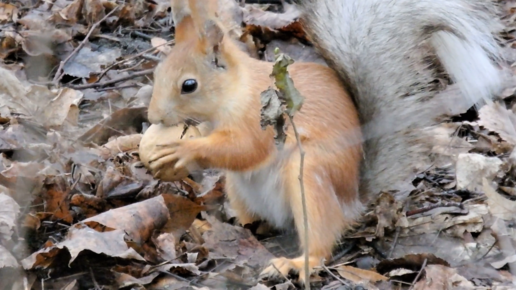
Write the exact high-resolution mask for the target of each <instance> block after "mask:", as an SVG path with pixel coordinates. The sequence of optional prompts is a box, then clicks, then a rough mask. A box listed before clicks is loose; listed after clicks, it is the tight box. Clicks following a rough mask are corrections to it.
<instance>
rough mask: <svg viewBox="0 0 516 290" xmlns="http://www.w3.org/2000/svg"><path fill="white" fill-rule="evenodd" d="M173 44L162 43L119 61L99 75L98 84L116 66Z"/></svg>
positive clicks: (170, 42) (169, 42) (168, 42)
mask: <svg viewBox="0 0 516 290" xmlns="http://www.w3.org/2000/svg"><path fill="white" fill-rule="evenodd" d="M172 43H174V40H170V41H167V42H165V43H162V44H160V45H157V46H153V47H150V48H148V49H146V50H143V51H141V52H139V53H137V54H135V55H133V56H130V57H128V58H125V59H122V60H120V61H117V62H115V63H113V64H112V65H110V66H108V67H107V68H106V69H104V70H103V71H102V72H101V73H100V75H99V78H98V80H97V82H98V81H100V80H101V79H102V78H103V77H104V76H105V75H106V73H107V72H108V71H110V70H111V69H112V68H114V67H115V66H117V65H120V64H122V63H124V62H126V61H129V60H132V59H135V58H137V57H140V56H142V55H144V54H146V53H149V52H153V51H154V50H156V49H158V48H159V47H161V46H164V45H168V44H172Z"/></svg>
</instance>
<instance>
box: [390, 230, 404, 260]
mask: <svg viewBox="0 0 516 290" xmlns="http://www.w3.org/2000/svg"><path fill="white" fill-rule="evenodd" d="M400 232H401V227H396V235H395V236H394V242H393V243H392V247H391V250H390V251H389V254H388V255H387V259H390V258H391V257H392V253H393V252H394V249H395V248H396V245H397V244H398V238H399V237H400Z"/></svg>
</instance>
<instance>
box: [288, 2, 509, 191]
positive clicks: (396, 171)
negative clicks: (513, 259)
mask: <svg viewBox="0 0 516 290" xmlns="http://www.w3.org/2000/svg"><path fill="white" fill-rule="evenodd" d="M297 3H298V5H299V6H300V7H301V8H302V9H303V12H304V19H303V20H304V22H305V27H306V29H307V31H308V33H309V35H310V36H311V37H312V39H313V40H314V43H315V44H316V45H317V46H318V48H319V50H320V51H321V53H322V54H323V56H324V57H325V58H326V60H327V61H328V63H329V64H330V65H331V66H332V67H333V68H334V69H335V70H337V71H338V72H339V75H340V76H341V78H342V79H343V81H344V83H345V84H346V85H347V87H348V89H349V90H350V91H351V93H352V94H353V97H354V98H355V101H356V104H357V106H358V109H359V112H360V115H361V119H362V123H363V124H364V127H363V131H364V136H365V137H366V142H365V144H364V147H365V148H364V149H365V162H364V164H363V172H362V178H363V180H362V186H363V187H362V191H363V192H365V193H377V192H378V191H380V190H390V189H403V185H409V184H410V183H409V182H408V180H409V179H410V178H412V177H413V176H414V174H415V173H417V171H419V170H421V169H423V168H422V167H423V166H426V165H424V164H426V163H427V162H426V161H428V159H429V152H430V148H431V147H432V138H429V136H425V135H424V134H423V133H422V132H421V131H420V130H414V129H415V128H422V127H426V126H431V125H434V124H436V122H437V121H436V120H437V118H438V117H441V116H442V115H445V114H450V113H461V112H464V111H466V110H467V109H468V108H469V107H471V106H472V105H474V104H479V103H483V102H485V101H489V100H491V99H492V97H493V96H494V95H495V94H496V93H498V92H499V91H500V90H501V89H502V74H501V70H500V69H499V68H498V63H500V62H501V60H502V57H501V52H500V48H499V45H498V44H497V41H496V39H495V37H494V34H493V33H495V32H497V31H499V30H501V29H502V26H501V24H500V23H499V22H498V20H499V18H498V16H497V15H496V5H495V3H494V2H493V1H490V0H390V1H385V0H344V1H343V0H298V2H297ZM448 78H449V79H451V80H452V81H453V83H454V84H453V85H451V86H443V85H442V84H443V80H444V82H446V80H447V79H448ZM445 88H446V90H445Z"/></svg>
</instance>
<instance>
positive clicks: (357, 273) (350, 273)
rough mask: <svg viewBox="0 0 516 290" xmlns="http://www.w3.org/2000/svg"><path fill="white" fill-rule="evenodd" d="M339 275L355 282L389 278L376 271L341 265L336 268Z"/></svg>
mask: <svg viewBox="0 0 516 290" xmlns="http://www.w3.org/2000/svg"><path fill="white" fill-rule="evenodd" d="M336 270H337V272H339V275H340V276H341V277H342V278H344V279H347V280H350V281H352V282H354V283H364V282H373V283H374V282H378V281H387V280H388V278H387V277H385V276H383V275H380V274H378V273H376V272H374V271H370V270H364V269H359V268H355V267H350V266H345V265H341V266H339V267H337V268H336Z"/></svg>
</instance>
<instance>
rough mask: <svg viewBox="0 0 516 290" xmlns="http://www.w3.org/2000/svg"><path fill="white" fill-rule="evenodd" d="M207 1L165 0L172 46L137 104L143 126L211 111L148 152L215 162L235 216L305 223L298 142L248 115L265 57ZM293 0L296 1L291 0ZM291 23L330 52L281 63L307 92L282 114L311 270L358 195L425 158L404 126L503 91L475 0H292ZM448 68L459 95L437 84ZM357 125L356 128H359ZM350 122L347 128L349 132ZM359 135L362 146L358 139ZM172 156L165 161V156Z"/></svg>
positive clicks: (272, 270)
mask: <svg viewBox="0 0 516 290" xmlns="http://www.w3.org/2000/svg"><path fill="white" fill-rule="evenodd" d="M216 2H217V1H216V0H213V1H211V0H210V1H205V0H204V1H200V3H197V1H196V0H188V2H187V0H172V14H173V15H172V16H173V19H174V22H175V25H176V28H175V33H176V36H175V37H176V45H175V46H174V47H173V48H172V51H171V52H170V53H169V54H168V56H167V57H166V58H165V59H164V60H163V61H162V62H161V63H160V64H159V65H158V66H157V68H156V71H155V77H154V90H153V95H152V99H151V102H150V104H149V111H148V112H149V120H150V122H151V123H153V124H160V123H161V124H164V125H165V126H172V125H174V124H176V123H178V122H181V121H184V120H185V119H195V120H197V121H201V122H209V123H210V124H211V125H212V130H211V132H209V133H208V134H207V135H206V136H203V137H200V138H196V139H188V140H179V141H176V142H173V143H170V144H166V145H165V146H162V147H161V149H159V150H158V151H156V152H155V153H154V154H153V155H152V156H151V157H150V165H149V167H150V169H151V171H152V172H153V173H155V176H156V177H158V178H159V174H160V170H161V169H162V168H164V167H166V166H175V167H177V168H181V167H188V166H192V164H198V165H201V166H202V167H204V168H207V167H211V168H219V169H224V170H225V171H226V193H227V197H228V200H229V202H230V205H231V207H232V208H233V209H234V210H235V212H236V215H237V219H238V220H239V222H240V223H241V224H247V223H251V222H253V221H255V220H258V219H263V220H266V221H268V222H270V223H271V224H272V225H273V226H276V227H278V228H288V227H290V226H291V225H292V224H294V225H295V228H296V229H297V231H298V235H299V236H300V237H302V236H303V235H304V233H305V230H306V229H305V228H304V225H303V212H302V206H301V195H300V184H299V180H298V175H299V165H300V157H299V151H298V147H297V145H296V139H295V137H294V136H293V133H292V132H287V139H286V144H285V148H284V149H283V150H282V151H278V149H277V148H276V146H275V144H274V138H273V137H274V132H273V130H272V129H271V128H267V129H266V130H262V129H261V126H260V109H259V108H260V93H261V92H262V91H264V90H266V89H267V88H268V87H269V86H270V84H271V79H270V77H269V75H270V73H271V72H272V63H269V62H264V61H260V60H257V59H253V58H251V57H250V56H248V55H247V54H246V53H244V52H243V51H241V50H240V49H239V48H238V46H237V45H236V44H235V43H234V41H233V40H232V39H231V38H230V37H228V35H227V33H226V31H225V28H224V27H223V25H221V24H220V23H219V22H218V21H217V12H216V11H217V9H218V7H217V4H216ZM295 2H296V1H295ZM296 5H299V7H300V8H301V9H302V11H303V18H302V22H303V25H304V27H305V29H306V30H307V32H308V35H309V36H310V38H311V40H312V41H313V43H314V44H315V46H316V47H317V48H318V49H319V51H320V52H321V53H322V55H323V57H324V58H325V59H326V61H327V62H328V63H329V65H330V67H331V68H329V67H326V66H323V65H319V64H314V63H294V64H293V65H291V66H289V73H290V76H291V77H292V79H293V81H294V84H295V86H296V88H297V89H298V90H299V92H300V93H301V94H302V95H303V96H304V97H305V103H304V104H303V107H302V109H301V111H300V112H299V113H298V114H296V116H295V117H294V122H295V124H296V126H297V127H298V128H299V131H300V133H301V135H302V136H301V138H302V143H303V148H304V150H305V165H304V171H303V178H304V189H305V194H306V199H307V211H308V212H307V218H308V235H309V244H308V247H306V248H305V246H304V245H303V239H300V240H301V247H302V249H303V251H304V252H308V255H309V268H310V269H313V268H314V267H315V266H317V265H319V264H320V263H321V260H322V259H323V258H326V259H328V258H329V256H330V255H331V251H332V248H333V246H334V244H335V243H336V241H337V240H338V239H339V238H340V237H341V235H342V233H343V232H344V230H346V229H347V228H349V227H351V226H352V225H354V223H355V221H356V220H357V219H358V218H359V217H360V215H361V214H362V213H363V211H364V209H365V206H364V203H365V201H367V199H368V198H367V197H368V196H369V195H371V194H376V193H378V192H380V191H381V190H392V189H403V186H404V184H405V183H408V182H407V180H409V178H410V177H412V176H413V175H414V174H415V173H417V170H419V169H420V168H417V165H416V164H417V161H418V160H419V159H420V158H422V159H427V158H429V157H428V155H429V151H430V148H431V141H432V140H431V138H425V137H422V136H420V135H421V134H420V133H417V132H416V131H414V129H415V128H418V127H423V126H429V125H433V124H436V123H437V122H438V120H439V119H438V117H440V116H442V115H445V114H450V112H451V109H453V107H455V108H458V109H459V110H462V109H464V110H467V109H468V108H469V107H470V106H472V105H475V104H481V103H482V102H486V101H487V102H488V101H489V100H490V99H492V97H493V96H494V95H495V94H496V93H497V92H498V91H501V89H502V83H503V82H502V74H501V70H500V69H499V68H498V67H497V63H498V62H501V61H502V60H503V58H502V55H501V53H500V47H499V45H498V44H497V42H496V40H495V38H494V36H493V34H492V33H493V32H494V31H495V30H496V29H498V28H500V26H499V24H498V22H497V20H496V19H497V18H496V15H495V12H496V9H495V5H494V4H493V3H491V2H489V1H486V0H391V1H384V0H347V1H341V0H303V1H301V0H299V1H297V4H296ZM443 75H446V76H447V77H448V78H450V79H451V81H453V82H455V83H456V85H455V86H456V87H458V90H459V92H460V93H459V94H447V93H446V92H445V91H444V90H443V88H442V87H440V86H439V82H437V81H436V80H437V79H438V78H439V77H442V76H443ZM359 128H361V130H360V129H359ZM357 129H358V130H357ZM362 144H363V146H362ZM171 164H173V165H171ZM271 264H272V265H271V266H269V267H267V268H266V269H264V270H263V272H262V274H263V275H264V276H272V275H276V274H277V271H279V272H280V273H281V274H283V275H287V274H288V272H289V270H291V269H292V270H296V271H298V272H299V274H300V275H299V277H300V279H301V280H302V278H303V277H304V254H303V255H302V256H300V257H297V258H294V259H287V258H284V257H279V258H275V259H273V260H272V261H271Z"/></svg>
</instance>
